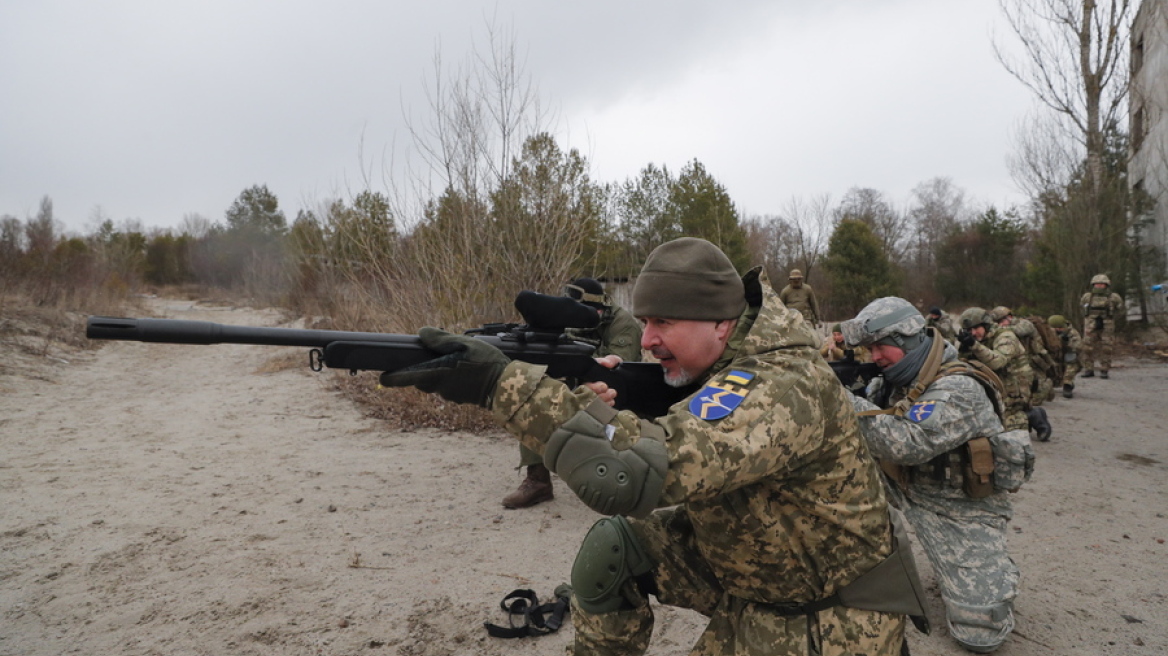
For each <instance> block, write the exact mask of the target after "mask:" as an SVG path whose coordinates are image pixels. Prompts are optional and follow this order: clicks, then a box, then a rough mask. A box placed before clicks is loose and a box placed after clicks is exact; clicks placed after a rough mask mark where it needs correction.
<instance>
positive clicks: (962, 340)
mask: <svg viewBox="0 0 1168 656" xmlns="http://www.w3.org/2000/svg"><path fill="white" fill-rule="evenodd" d="M975 342H977V338H976V337H974V336H973V333H971V332H969V331H967V330H963V331H961V332H959V333H957V343H958V344H959V346H958V347H957V348H958V350H959V351H962V352H965V351H968V350H970V349H972V348H973V345H974V343H975Z"/></svg>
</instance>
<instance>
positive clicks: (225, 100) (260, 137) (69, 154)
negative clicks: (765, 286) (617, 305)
mask: <svg viewBox="0 0 1168 656" xmlns="http://www.w3.org/2000/svg"><path fill="white" fill-rule="evenodd" d="M492 17H493V21H494V22H495V23H496V24H498V25H502V26H504V27H506V28H507V29H508V30H513V32H514V34H515V36H516V44H517V46H518V48H519V52H520V54H521V56H522V58H523V60H524V62H525V64H526V69H527V72H528V73H529V74H530V75H531V77H532V80H533V82H534V83H535V84H536V85H538V87H539V90H540V92H541V95H542V96H543V98H544V99H545V101H547V102H548V103H550V105H551V106H552V107H553V108H555V109H556V111H557V114H558V121H557V122H556V124H555V126H556V129H555V134H556V137H557V139H558V141H559V143H560V145H561V146H562V147H574V148H578V149H579V150H580V151H581V152H582V153H583V154H584V155H585V156H586V157H588V159H589V161H590V162H591V165H592V176H593V179H595V180H597V181H600V182H619V181H623V180H625V179H626V178H630V177H633V176H635V175H636V174H637V173H638V172H639V171H640V170H641V169H642V168H644V167H645V166H646V165H647V164H649V163H655V164H658V165H660V164H664V165H666V166H668V167H669V168H670V169H671V170H672V171H673V172H674V173H676V172H677V171H678V170H679V169H680V168H681V167H682V166H683V165H684V164H685V163H687V162H689V161H691V160H693V159H697V160H699V161H701V162H702V163H703V164H704V165H705V166H706V168H707V170H708V171H709V172H710V173H711V174H712V175H713V176H714V177H715V178H716V179H717V180H718V181H720V182H721V183H722V184H723V185H725V186H726V188H727V190H728V191H729V193H730V195H731V197H732V198H733V199H734V201H735V202H736V203H737V204H738V206H739V209H740V210H742V212H744V213H745V214H747V215H753V214H777V213H779V212H780V211H781V210H782V208H783V206H784V205H785V204H786V203H787V202H788V201H789V200H790V199H791V198H792V197H796V196H798V197H804V198H810V197H811V196H816V195H820V194H831V196H832V199H833V201H838V200H839V199H840V197H841V196H842V195H843V194H844V193H845V192H846V191H847V190H848V189H849V188H851V187H856V186H859V187H871V188H874V189H877V190H879V191H881V192H883V193H884V194H886V195H887V197H888V198H889V199H891V200H892V201H893V202H895V203H896V204H897V205H898V206H904V205H905V204H907V202H908V201H909V198H910V194H911V191H912V189H913V187H915V186H916V185H917V184H919V183H921V182H923V181H925V180H928V179H930V178H934V177H938V176H944V177H948V178H951V179H952V181H953V182H954V184H956V185H957V186H958V187H960V188H962V189H964V190H965V191H966V192H967V194H968V195H969V196H970V197H971V198H972V199H974V200H976V201H978V202H980V203H982V204H990V203H992V204H996V205H998V206H999V207H1004V206H1008V205H1010V204H1014V203H1020V202H1021V201H1022V200H1023V198H1022V195H1021V193H1020V191H1019V190H1018V189H1017V188H1016V187H1015V185H1014V184H1013V182H1012V181H1011V179H1010V176H1009V173H1008V170H1007V165H1006V161H1007V157H1008V155H1009V154H1010V152H1011V150H1012V147H1013V146H1012V144H1013V136H1012V134H1013V132H1014V130H1015V129H1016V127H1017V125H1018V123H1019V121H1021V119H1023V118H1024V116H1025V115H1026V114H1027V113H1028V112H1030V111H1031V110H1032V108H1033V106H1034V103H1033V100H1032V97H1031V96H1030V95H1029V94H1028V92H1027V91H1026V90H1025V89H1024V88H1023V87H1022V85H1021V84H1020V83H1018V82H1017V81H1016V80H1014V79H1013V78H1012V77H1010V76H1009V75H1008V74H1007V73H1006V72H1005V71H1004V69H1003V68H1002V67H1001V65H1000V64H998V62H997V61H996V60H995V59H994V55H993V49H992V37H993V34H994V33H995V31H996V32H997V33H998V34H999V36H998V38H999V40H1005V41H1006V42H1007V43H1008V38H1007V36H1006V32H1005V29H1004V26H1003V23H1002V20H1003V19H1002V17H1001V16H1000V14H999V10H998V8H997V3H996V2H993V1H992V0H944V1H939V0H817V1H815V2H808V1H806V0H758V1H747V0H741V1H736V0H719V1H718V2H712V1H711V2H698V1H696V0H669V1H664V0H657V1H652V2H632V1H630V0H622V1H610V0H592V1H590V2H553V1H551V0H498V1H497V2H491V1H473V0H457V1H455V0H447V1H444V0H429V1H419V0H411V1H409V2H405V1H387V0H380V1H378V0H329V1H328V2H324V1H321V2H313V1H309V0H270V1H260V0H230V1H228V0H197V1H194V2H186V1H180V0H165V1H159V0H108V1H106V0H77V1H62V0H38V1H36V2H33V1H32V0H29V1H27V2H25V1H19V0H6V1H4V2H0V214H11V215H14V216H16V217H18V218H20V219H24V218H27V217H30V216H33V215H35V214H36V212H37V209H38V207H39V204H40V199H41V198H42V197H43V196H45V195H48V196H49V197H51V198H52V199H53V206H54V211H55V215H56V217H57V218H58V219H59V220H60V221H62V222H63V223H64V224H65V226H66V227H67V228H68V229H70V230H73V231H83V230H88V229H90V228H91V227H92V225H93V224H92V221H91V219H92V217H93V216H94V213H95V209H96V208H100V212H101V214H102V215H103V216H105V217H107V218H111V219H113V220H114V221H116V222H120V221H122V220H124V219H139V220H141V221H142V223H143V224H144V225H145V226H146V227H166V226H177V225H178V224H179V223H180V221H181V220H182V218H183V216H184V215H186V214H195V213H197V214H201V215H203V216H205V217H207V218H209V219H211V220H214V221H222V219H223V215H224V212H225V211H226V209H227V208H228V207H229V206H230V205H231V203H232V201H234V200H235V198H236V197H237V196H238V195H239V194H240V192H241V191H243V190H244V189H245V188H247V187H250V186H252V185H256V184H266V185H267V186H268V188H269V189H270V190H271V191H272V192H273V193H275V194H276V195H277V196H278V197H279V199H280V206H281V208H282V209H283V210H284V212H285V215H286V216H287V217H288V219H289V221H291V220H292V219H293V218H294V217H295V215H296V211H297V210H298V209H300V208H301V207H305V206H313V205H315V203H316V202H318V201H320V200H322V199H324V198H330V197H336V196H344V197H348V195H349V192H350V191H352V190H354V189H355V190H359V189H360V187H361V184H362V183H361V179H362V176H361V171H362V168H363V167H362V164H361V162H362V157H361V151H362V144H363V150H364V157H365V160H366V162H367V163H368V162H369V161H370V160H374V159H377V160H379V159H380V158H381V157H382V156H383V155H384V156H386V157H389V156H391V155H392V156H394V157H395V158H396V159H397V160H398V161H401V158H402V154H401V153H402V151H403V150H404V149H405V148H406V146H407V145H408V143H409V136H408V133H407V131H406V128H405V120H404V118H403V114H405V113H406V112H408V113H410V114H413V116H414V118H415V120H416V119H418V117H419V116H424V115H425V114H426V113H427V112H428V111H429V110H428V104H427V101H426V97H425V93H424V86H423V85H424V81H425V80H426V79H427V77H429V76H432V74H433V60H434V56H435V53H436V52H438V51H441V53H442V57H443V59H444V61H447V62H461V61H464V59H465V57H466V55H467V53H468V52H470V51H471V49H472V48H474V47H476V46H477V47H478V48H479V49H480V50H483V49H485V46H486V44H487V36H486V29H485V28H486V25H487V24H488V23H490V22H491V21H492ZM378 184H379V183H378ZM374 189H375V190H378V189H377V185H375V187H374Z"/></svg>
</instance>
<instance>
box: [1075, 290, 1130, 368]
mask: <svg viewBox="0 0 1168 656" xmlns="http://www.w3.org/2000/svg"><path fill="white" fill-rule="evenodd" d="M1079 304H1080V305H1082V306H1083V352H1082V354H1083V363H1084V364H1083V368H1084V371H1083V378H1090V377H1092V376H1094V375H1095V362H1096V361H1098V362H1099V377H1100V378H1107V372H1108V370H1110V369H1111V354H1112V351H1113V350H1114V349H1115V318H1116V317H1118V316H1119V315H1120V313H1121V312H1122V311H1123V297H1122V296H1120V295H1119V294H1116V293H1115V292H1113V291H1111V278H1108V277H1107V275H1106V274H1103V273H1100V274H1099V275H1097V276H1095V277H1094V278H1092V279H1091V291H1089V292H1087V293H1086V294H1083V298H1082V299H1081V300H1080V301H1079Z"/></svg>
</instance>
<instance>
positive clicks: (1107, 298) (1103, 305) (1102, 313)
mask: <svg viewBox="0 0 1168 656" xmlns="http://www.w3.org/2000/svg"><path fill="white" fill-rule="evenodd" d="M1087 316H1089V317H1103V318H1104V319H1108V320H1109V319H1111V318H1112V317H1111V290H1110V289H1108V290H1107V291H1106V293H1103V294H1096V293H1095V292H1091V299H1090V300H1089V301H1087Z"/></svg>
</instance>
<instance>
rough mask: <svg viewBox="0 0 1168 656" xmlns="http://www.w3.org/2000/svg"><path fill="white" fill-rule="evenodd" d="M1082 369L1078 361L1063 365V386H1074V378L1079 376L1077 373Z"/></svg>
mask: <svg viewBox="0 0 1168 656" xmlns="http://www.w3.org/2000/svg"><path fill="white" fill-rule="evenodd" d="M1082 368H1083V366H1082V365H1081V364H1079V361H1078V360H1075V361H1074V362H1068V363H1066V364H1065V365H1063V385H1074V384H1075V376H1078V375H1079V371H1080V370H1081V369H1082Z"/></svg>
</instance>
